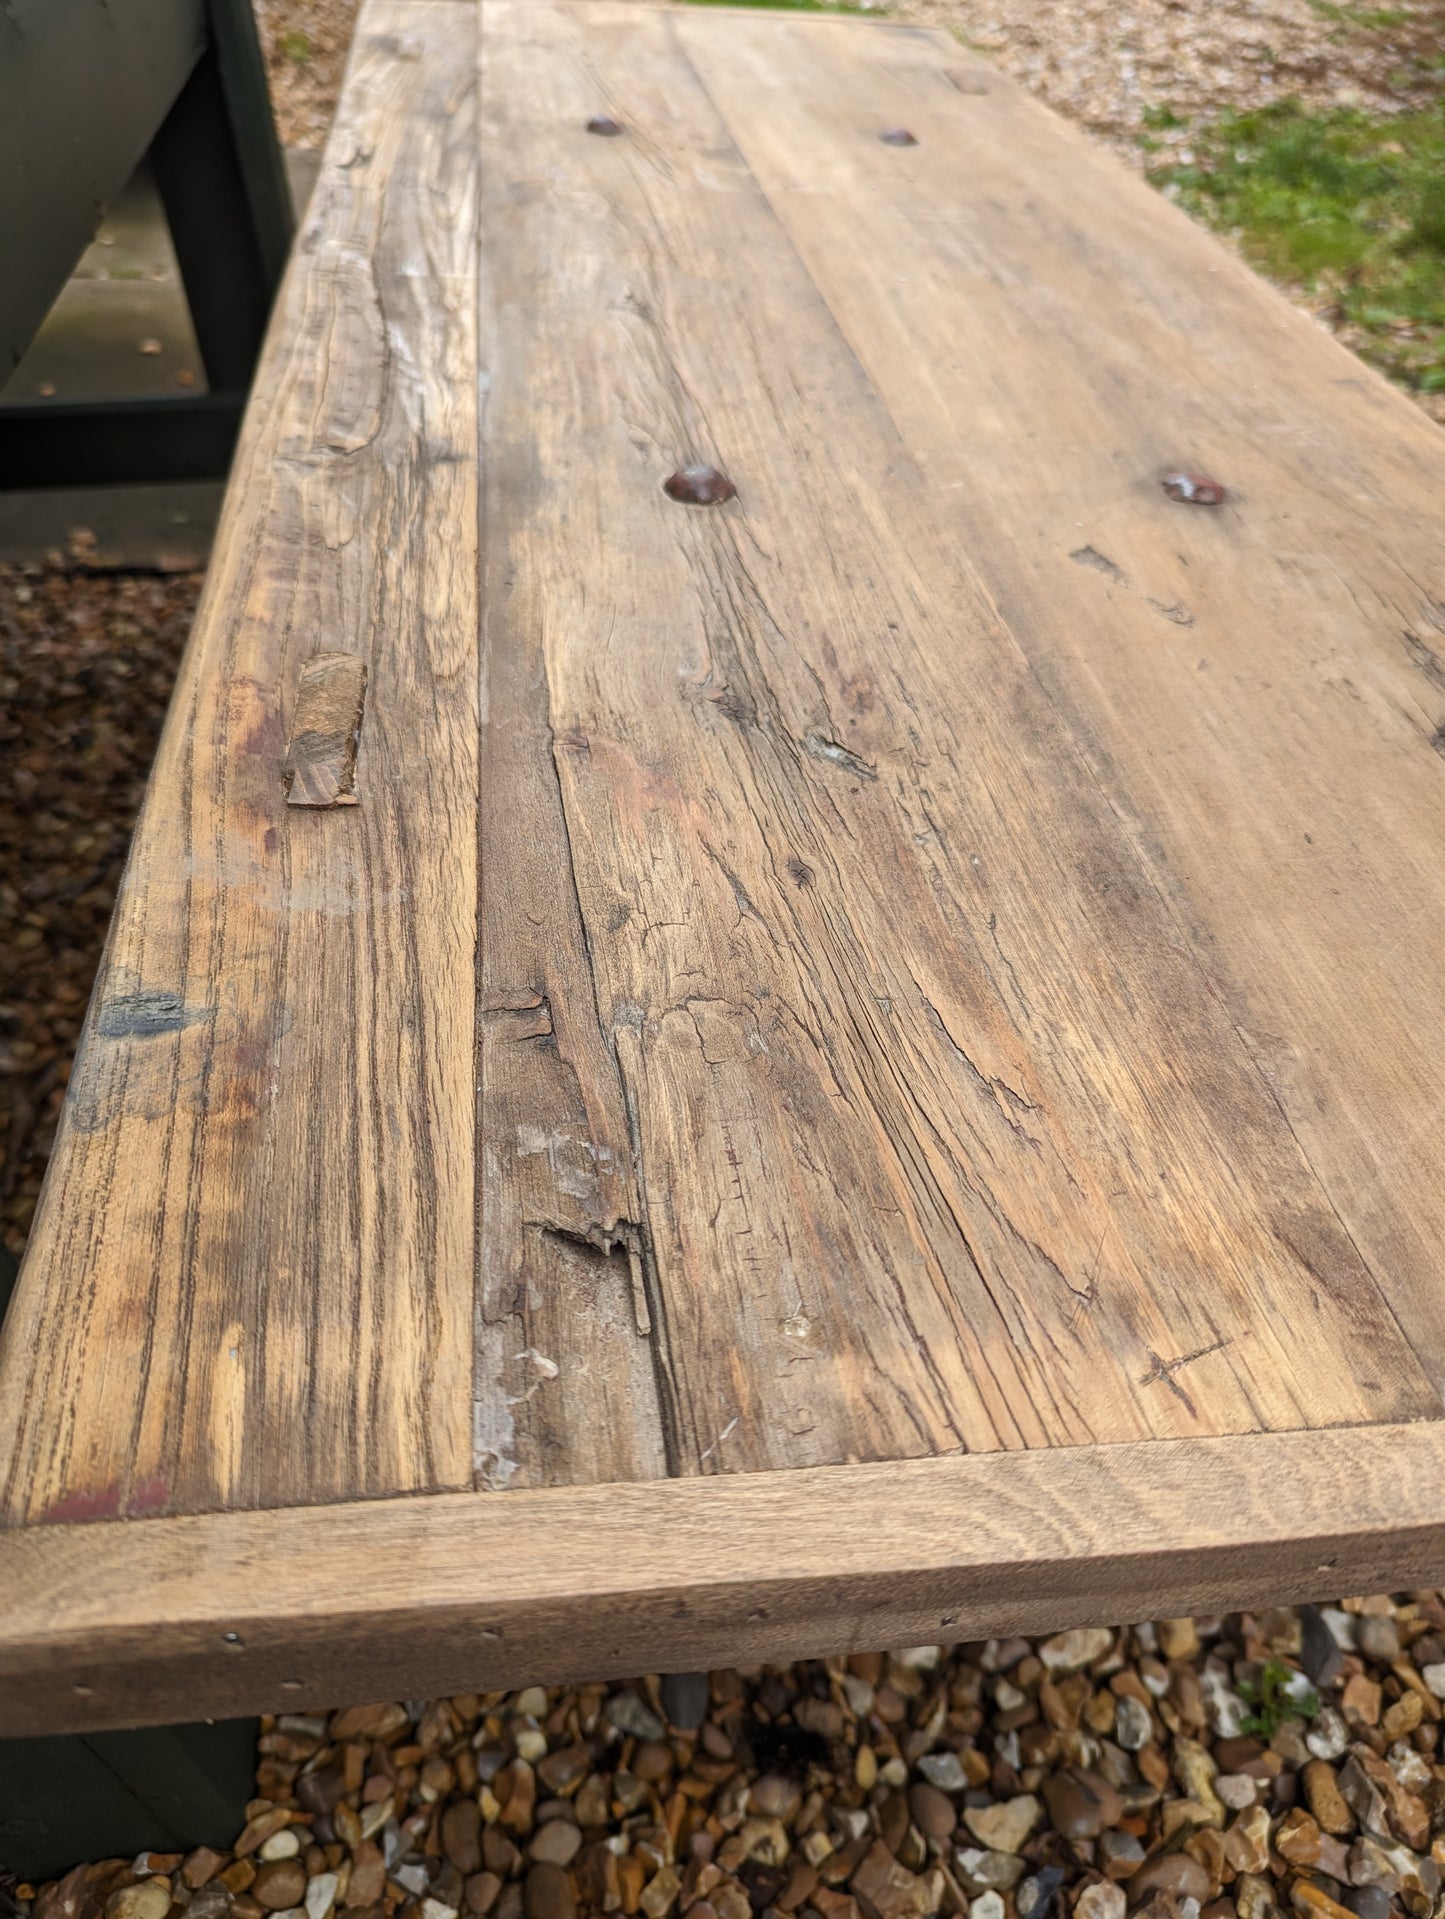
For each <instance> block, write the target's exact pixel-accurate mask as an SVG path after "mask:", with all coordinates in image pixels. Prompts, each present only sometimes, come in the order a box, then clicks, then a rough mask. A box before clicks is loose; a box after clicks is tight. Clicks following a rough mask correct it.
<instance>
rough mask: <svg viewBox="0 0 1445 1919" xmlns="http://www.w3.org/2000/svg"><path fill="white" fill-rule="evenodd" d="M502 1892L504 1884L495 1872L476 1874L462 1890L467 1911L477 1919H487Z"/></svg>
mask: <svg viewBox="0 0 1445 1919" xmlns="http://www.w3.org/2000/svg"><path fill="white" fill-rule="evenodd" d="M501 1890H502V1882H501V1880H500V1879H499V1878H498V1877H497V1875H496V1874H495V1873H494V1872H474V1873H473V1874H472V1875H471V1877H470V1878H469V1879H468V1880H467V1882H466V1885H465V1886H464V1887H463V1888H462V1893H463V1896H464V1898H465V1899H466V1904H467V1911H468V1912H473V1913H475V1914H476V1915H477V1919H486V1915H487V1914H488V1913H489V1912H490V1911H491V1910H492V1907H493V1906H494V1905H496V1903H497V1898H498V1895H499V1894H500V1892H501Z"/></svg>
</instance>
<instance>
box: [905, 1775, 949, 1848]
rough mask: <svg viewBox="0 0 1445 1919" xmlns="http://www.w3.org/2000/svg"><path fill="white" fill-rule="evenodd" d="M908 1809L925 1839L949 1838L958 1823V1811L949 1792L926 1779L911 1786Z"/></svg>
mask: <svg viewBox="0 0 1445 1919" xmlns="http://www.w3.org/2000/svg"><path fill="white" fill-rule="evenodd" d="M908 1809H909V1811H910V1812H911V1813H912V1814H913V1823H914V1825H915V1826H917V1828H918V1830H919V1831H920V1832H921V1833H922V1834H923V1836H924V1838H925V1839H947V1838H948V1836H949V1835H950V1833H952V1831H953V1829H954V1827H955V1826H956V1825H957V1824H958V1813H957V1812H956V1811H955V1809H954V1804H953V1801H952V1800H951V1799H950V1798H949V1797H948V1795H947V1793H944V1792H940V1791H939V1789H938V1787H937V1786H930V1785H928V1784H927V1783H926V1782H925V1781H919V1783H918V1784H916V1785H913V1786H910V1787H909V1789H908Z"/></svg>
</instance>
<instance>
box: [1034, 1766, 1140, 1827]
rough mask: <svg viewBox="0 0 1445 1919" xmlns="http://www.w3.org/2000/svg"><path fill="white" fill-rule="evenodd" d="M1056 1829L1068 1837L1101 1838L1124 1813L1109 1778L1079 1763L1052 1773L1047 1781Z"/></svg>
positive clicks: (1046, 1791)
mask: <svg viewBox="0 0 1445 1919" xmlns="http://www.w3.org/2000/svg"><path fill="white" fill-rule="evenodd" d="M1043 1795H1044V1803H1045V1804H1046V1805H1047V1806H1048V1809H1049V1818H1050V1820H1051V1821H1052V1823H1053V1826H1054V1830H1055V1831H1056V1832H1059V1833H1062V1834H1063V1836H1064V1838H1065V1839H1097V1838H1098V1836H1099V1834H1100V1833H1101V1832H1102V1831H1103V1830H1104V1828H1105V1827H1106V1826H1115V1825H1117V1824H1118V1823H1119V1821H1120V1819H1121V1818H1122V1817H1123V1816H1124V1804H1123V1801H1122V1800H1121V1799H1120V1797H1119V1794H1118V1792H1117V1791H1116V1790H1115V1788H1114V1787H1113V1786H1111V1785H1110V1783H1109V1781H1108V1780H1107V1779H1104V1778H1101V1777H1100V1775H1099V1774H1098V1773H1096V1772H1085V1771H1081V1770H1080V1769H1079V1768H1078V1767H1077V1766H1072V1767H1070V1768H1069V1769H1068V1770H1067V1771H1065V1772H1056V1773H1052V1774H1051V1775H1050V1776H1049V1777H1048V1778H1047V1779H1046V1780H1045V1781H1044V1784H1043Z"/></svg>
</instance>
